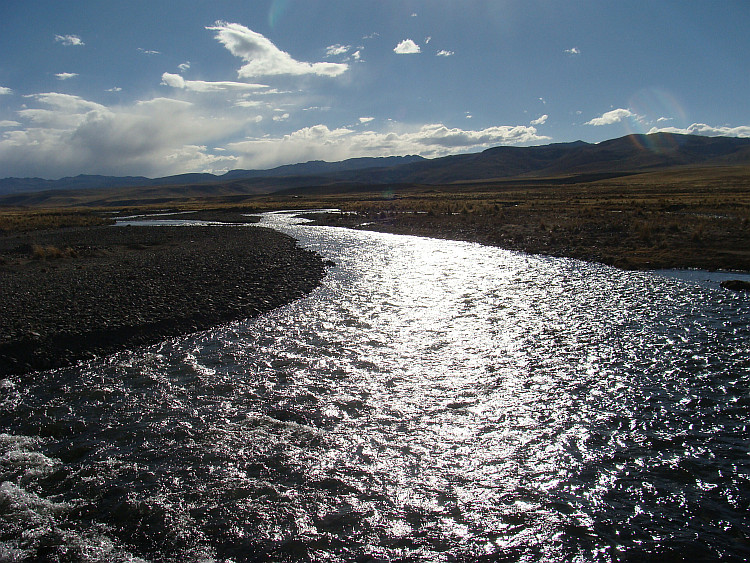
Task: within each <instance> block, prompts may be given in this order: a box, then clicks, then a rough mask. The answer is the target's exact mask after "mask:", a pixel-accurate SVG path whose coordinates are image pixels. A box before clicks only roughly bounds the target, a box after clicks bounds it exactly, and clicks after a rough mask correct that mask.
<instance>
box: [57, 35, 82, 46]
mask: <svg viewBox="0 0 750 563" xmlns="http://www.w3.org/2000/svg"><path fill="white" fill-rule="evenodd" d="M55 41H57V42H58V43H62V44H63V45H65V46H66V47H77V46H83V45H85V44H86V43H84V42H83V41H81V38H80V37H78V36H77V35H55Z"/></svg>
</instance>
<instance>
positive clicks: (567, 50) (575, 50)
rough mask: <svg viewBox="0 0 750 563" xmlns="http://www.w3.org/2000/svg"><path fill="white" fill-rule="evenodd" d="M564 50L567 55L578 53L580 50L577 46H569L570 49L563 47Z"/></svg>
mask: <svg viewBox="0 0 750 563" xmlns="http://www.w3.org/2000/svg"><path fill="white" fill-rule="evenodd" d="M565 52H566V53H567V54H569V55H580V54H581V50H580V49H579V48H578V47H571V48H570V49H565Z"/></svg>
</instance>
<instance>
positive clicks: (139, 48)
mask: <svg viewBox="0 0 750 563" xmlns="http://www.w3.org/2000/svg"><path fill="white" fill-rule="evenodd" d="M137 50H138V52H139V53H143V54H144V55H161V51H149V50H148V49H143V48H141V47H138V49H137Z"/></svg>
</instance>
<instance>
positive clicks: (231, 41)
mask: <svg viewBox="0 0 750 563" xmlns="http://www.w3.org/2000/svg"><path fill="white" fill-rule="evenodd" d="M206 29H209V30H211V31H216V39H218V40H219V42H220V43H221V44H222V45H224V46H225V47H226V48H227V49H228V50H229V52H230V53H232V54H233V55H235V56H236V57H240V58H241V59H242V60H244V61H245V62H246V63H247V64H245V65H243V66H242V67H241V68H240V70H239V71H238V76H239V77H240V78H250V77H255V76H272V75H292V76H301V75H306V74H313V75H318V76H330V77H334V76H339V75H341V74H343V73H344V72H346V70H347V69H348V68H349V66H348V65H347V64H344V63H306V62H301V61H297V60H295V59H293V58H292V57H291V55H289V53H286V52H284V51H282V50H280V49H279V48H278V47H276V45H274V44H273V43H272V42H271V41H270V40H269V39H267V38H266V37H264V36H263V35H261V34H260V33H257V32H255V31H252V30H251V29H248V28H247V27H245V26H243V25H240V24H237V23H225V22H216V24H215V25H214V26H212V27H207V28H206Z"/></svg>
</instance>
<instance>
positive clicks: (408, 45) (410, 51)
mask: <svg viewBox="0 0 750 563" xmlns="http://www.w3.org/2000/svg"><path fill="white" fill-rule="evenodd" d="M421 51H422V50H421V49H420V48H419V45H417V44H416V43H414V41H412V40H411V39H404V40H403V41H401V42H400V43H399V44H398V45H396V47H395V48H394V49H393V52H394V53H396V54H398V55H414V54H416V53H420V52H421Z"/></svg>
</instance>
